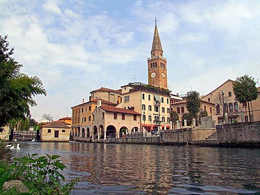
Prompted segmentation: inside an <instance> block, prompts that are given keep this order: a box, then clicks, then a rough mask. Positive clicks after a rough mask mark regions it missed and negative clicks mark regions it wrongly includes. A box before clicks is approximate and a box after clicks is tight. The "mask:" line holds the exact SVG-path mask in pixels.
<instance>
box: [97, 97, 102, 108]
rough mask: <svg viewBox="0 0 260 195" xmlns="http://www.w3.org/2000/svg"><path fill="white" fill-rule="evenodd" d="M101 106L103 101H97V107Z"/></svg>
mask: <svg viewBox="0 0 260 195" xmlns="http://www.w3.org/2000/svg"><path fill="white" fill-rule="evenodd" d="M100 106H101V99H98V101H97V107H100Z"/></svg>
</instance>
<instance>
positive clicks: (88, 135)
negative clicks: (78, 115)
mask: <svg viewBox="0 0 260 195" xmlns="http://www.w3.org/2000/svg"><path fill="white" fill-rule="evenodd" d="M87 137H90V130H89V128H87Z"/></svg>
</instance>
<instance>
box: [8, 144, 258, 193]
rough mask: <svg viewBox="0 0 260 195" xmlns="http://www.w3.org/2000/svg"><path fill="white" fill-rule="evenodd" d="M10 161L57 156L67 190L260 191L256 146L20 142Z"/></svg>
mask: <svg viewBox="0 0 260 195" xmlns="http://www.w3.org/2000/svg"><path fill="white" fill-rule="evenodd" d="M20 148H21V149H20V150H10V151H8V152H7V153H6V154H5V155H4V158H6V159H9V160H10V161H11V159H12V158H14V157H21V156H24V155H27V154H28V153H30V154H32V153H37V154H39V155H44V154H46V153H47V154H51V155H54V154H57V155H60V156H61V160H62V162H63V163H64V164H65V165H66V167H67V168H66V170H64V172H63V174H64V175H65V177H66V179H67V180H70V179H74V178H79V183H78V184H77V186H76V187H75V190H73V192H72V193H71V194H75V195H78V194H209V195H211V194H225V195H226V194H260V149H243V148H217V147H194V146H161V145H131V144H126V145H123V144H93V143H77V142H73V143H53V142H50V143H48V142H43V143H40V142H20Z"/></svg>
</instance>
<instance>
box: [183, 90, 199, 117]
mask: <svg viewBox="0 0 260 195" xmlns="http://www.w3.org/2000/svg"><path fill="white" fill-rule="evenodd" d="M186 100H187V106H186V107H187V109H188V111H189V113H190V114H191V116H192V117H193V118H195V119H196V118H197V114H198V113H199V111H200V94H199V93H198V92H197V91H190V92H188V94H187V97H186Z"/></svg>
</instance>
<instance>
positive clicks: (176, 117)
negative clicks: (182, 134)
mask: <svg viewBox="0 0 260 195" xmlns="http://www.w3.org/2000/svg"><path fill="white" fill-rule="evenodd" d="M170 119H171V121H172V123H173V124H175V123H176V122H177V120H179V115H178V113H177V112H176V111H172V112H171V113H170Z"/></svg>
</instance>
